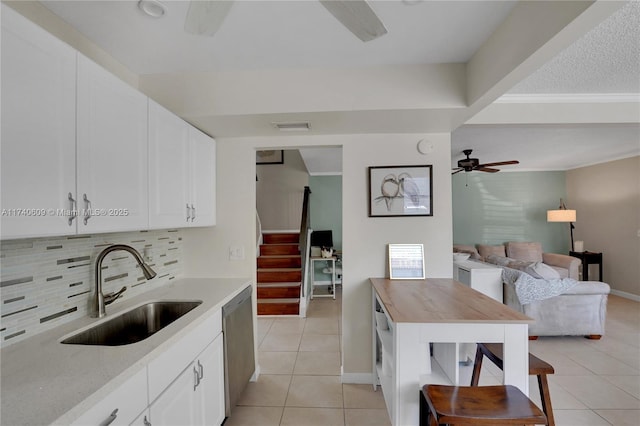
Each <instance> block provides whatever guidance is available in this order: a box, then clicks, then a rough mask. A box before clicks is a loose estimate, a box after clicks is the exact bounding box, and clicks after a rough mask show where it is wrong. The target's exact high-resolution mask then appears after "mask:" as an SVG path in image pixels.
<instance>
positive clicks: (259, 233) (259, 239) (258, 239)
mask: <svg viewBox="0 0 640 426" xmlns="http://www.w3.org/2000/svg"><path fill="white" fill-rule="evenodd" d="M261 244H262V222H260V215H259V214H258V209H256V257H260V245H261Z"/></svg>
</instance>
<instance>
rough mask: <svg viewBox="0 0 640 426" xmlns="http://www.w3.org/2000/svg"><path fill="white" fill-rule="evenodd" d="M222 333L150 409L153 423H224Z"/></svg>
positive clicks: (155, 425)
mask: <svg viewBox="0 0 640 426" xmlns="http://www.w3.org/2000/svg"><path fill="white" fill-rule="evenodd" d="M222 357H223V348H222V333H221V334H219V335H218V337H216V339H215V340H214V341H213V342H212V343H211V344H209V346H207V347H206V349H205V350H204V351H202V352H201V353H200V354H199V355H198V357H197V358H196V359H195V360H193V362H191V363H190V364H189V365H188V366H187V368H186V369H185V370H184V371H183V372H182V373H180V375H179V376H178V378H177V379H176V380H175V381H174V382H173V383H171V385H169V387H168V388H167V389H165V390H164V392H163V393H162V394H161V395H160V396H159V397H158V399H156V400H155V401H154V402H153V403H152V404H151V406H150V417H149V419H150V422H151V424H152V425H153V426H161V425H193V426H198V425H219V424H221V423H222V421H223V420H224V366H223V359H222Z"/></svg>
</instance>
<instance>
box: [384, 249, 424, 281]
mask: <svg viewBox="0 0 640 426" xmlns="http://www.w3.org/2000/svg"><path fill="white" fill-rule="evenodd" d="M389 278H390V279H392V280H418V279H424V246H423V245H422V244H389Z"/></svg>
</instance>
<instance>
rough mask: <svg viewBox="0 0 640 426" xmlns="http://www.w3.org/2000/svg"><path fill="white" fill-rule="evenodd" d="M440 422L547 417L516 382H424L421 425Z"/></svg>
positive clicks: (531, 421)
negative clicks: (513, 384) (486, 383)
mask: <svg viewBox="0 0 640 426" xmlns="http://www.w3.org/2000/svg"><path fill="white" fill-rule="evenodd" d="M429 422H430V423H429ZM441 424H448V425H458V424H460V425H540V424H542V425H546V424H547V418H546V416H545V415H544V413H543V412H542V411H540V409H539V408H538V407H537V406H536V405H535V404H534V403H533V402H532V401H531V400H530V399H529V398H527V396H526V395H525V394H523V393H522V392H521V391H520V389H518V388H517V387H515V386H511V385H500V386H442V385H424V386H423V387H422V391H421V392H420V426H434V425H441Z"/></svg>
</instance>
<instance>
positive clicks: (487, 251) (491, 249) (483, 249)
mask: <svg viewBox="0 0 640 426" xmlns="http://www.w3.org/2000/svg"><path fill="white" fill-rule="evenodd" d="M478 252H479V253H480V256H481V257H482V258H483V259H486V258H487V256H489V255H491V254H495V255H497V256H503V257H504V256H506V255H507V253H506V252H505V249H504V246H503V245H499V246H490V245H486V244H478Z"/></svg>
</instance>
